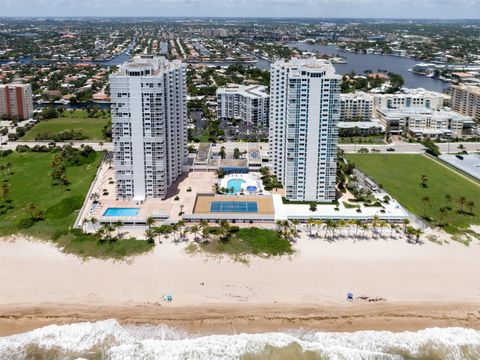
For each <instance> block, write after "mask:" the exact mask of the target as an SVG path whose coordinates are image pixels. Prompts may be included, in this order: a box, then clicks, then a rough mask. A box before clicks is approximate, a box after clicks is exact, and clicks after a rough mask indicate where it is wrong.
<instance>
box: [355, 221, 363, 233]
mask: <svg viewBox="0 0 480 360" xmlns="http://www.w3.org/2000/svg"><path fill="white" fill-rule="evenodd" d="M354 223H355V237H357V233H358V228H359V227H361V226H362V224H363V222H362V220H354Z"/></svg>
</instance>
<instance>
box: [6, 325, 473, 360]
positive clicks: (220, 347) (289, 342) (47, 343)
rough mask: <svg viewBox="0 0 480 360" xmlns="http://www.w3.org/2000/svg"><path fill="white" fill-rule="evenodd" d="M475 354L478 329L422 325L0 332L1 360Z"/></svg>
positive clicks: (386, 359)
mask: <svg viewBox="0 0 480 360" xmlns="http://www.w3.org/2000/svg"><path fill="white" fill-rule="evenodd" d="M31 358H35V359H37V358H38V359H78V358H85V359H97V358H98V359H107V360H128V359H145V360H146V359H166V360H167V359H172V360H173V359H175V360H177V359H192V360H203V359H208V360H217V359H218V360H260V359H261V360H265V359H306V360H314V359H315V360H317V359H321V360H324V359H328V360H329V359H338V360H340V359H348V360H356V359H359V360H360V359H362V360H363V359H372V360H377V359H378V360H380V359H381V360H390V359H391V360H397V359H398V360H401V359H408V360H410V359H429V360H437V359H438V360H440V359H441V360H456V359H459V360H460V359H462V360H463V359H480V331H476V330H472V329H465V328H429V329H425V330H421V331H417V332H399V333H394V332H389V331H359V332H354V333H329V332H319V331H303V330H290V331H285V332H272V333H261V334H235V335H209V336H201V335H191V334H187V333H186V332H184V331H181V330H178V329H175V328H173V327H169V326H166V325H160V326H151V325H146V326H132V325H129V326H122V325H120V324H119V323H118V322H117V321H116V320H105V321H98V322H94V323H90V322H85V323H77V324H71V325H50V326H46V327H43V328H40V329H36V330H33V331H30V332H27V333H23V334H18V335H13V336H8V337H3V338H0V359H1V360H11V359H31Z"/></svg>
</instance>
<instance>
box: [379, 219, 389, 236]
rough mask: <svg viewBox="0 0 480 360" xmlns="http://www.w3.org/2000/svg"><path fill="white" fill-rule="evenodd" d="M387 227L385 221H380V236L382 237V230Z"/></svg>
mask: <svg viewBox="0 0 480 360" xmlns="http://www.w3.org/2000/svg"><path fill="white" fill-rule="evenodd" d="M386 226H387V223H386V222H385V221H383V220H382V221H380V235H383V229H384V228H385V227H386Z"/></svg>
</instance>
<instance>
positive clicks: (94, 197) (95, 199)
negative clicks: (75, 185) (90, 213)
mask: <svg viewBox="0 0 480 360" xmlns="http://www.w3.org/2000/svg"><path fill="white" fill-rule="evenodd" d="M90 199H91V200H92V201H93V202H94V203H97V202H98V200H99V199H100V194H99V193H97V192H94V193H92V194H91V195H90Z"/></svg>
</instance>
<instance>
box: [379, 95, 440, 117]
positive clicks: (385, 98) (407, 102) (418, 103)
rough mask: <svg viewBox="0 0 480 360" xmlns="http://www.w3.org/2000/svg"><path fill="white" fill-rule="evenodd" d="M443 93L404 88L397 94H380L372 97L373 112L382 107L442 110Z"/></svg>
mask: <svg viewBox="0 0 480 360" xmlns="http://www.w3.org/2000/svg"><path fill="white" fill-rule="evenodd" d="M444 99H445V95H444V94H441V93H438V92H434V91H427V90H424V89H405V90H404V91H402V92H400V93H397V94H381V95H375V97H374V104H373V107H374V113H375V114H377V113H378V110H382V109H395V110H404V109H407V110H408V109H432V110H442V109H443V102H444Z"/></svg>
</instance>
